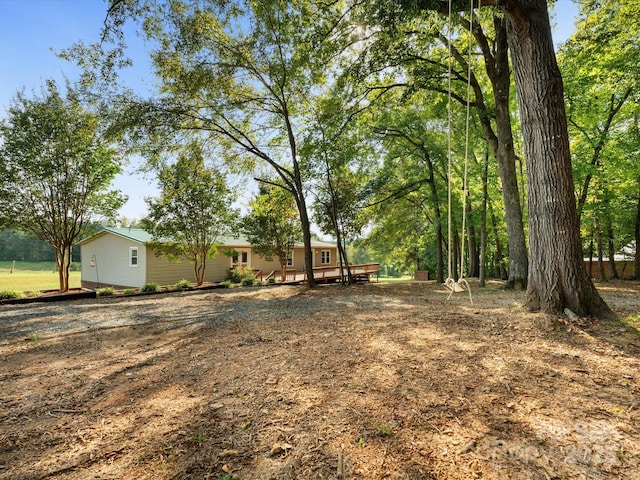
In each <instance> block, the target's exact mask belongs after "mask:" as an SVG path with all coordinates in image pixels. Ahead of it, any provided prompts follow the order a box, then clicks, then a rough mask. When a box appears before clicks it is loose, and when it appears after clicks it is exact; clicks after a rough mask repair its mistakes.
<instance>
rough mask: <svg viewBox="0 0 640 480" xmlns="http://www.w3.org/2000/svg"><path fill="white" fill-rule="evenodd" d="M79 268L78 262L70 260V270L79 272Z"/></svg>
mask: <svg viewBox="0 0 640 480" xmlns="http://www.w3.org/2000/svg"><path fill="white" fill-rule="evenodd" d="M80 270H81V268H80V262H71V265H69V271H70V272H79V271H80Z"/></svg>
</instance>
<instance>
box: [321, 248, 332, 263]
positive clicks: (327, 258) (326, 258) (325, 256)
mask: <svg viewBox="0 0 640 480" xmlns="http://www.w3.org/2000/svg"><path fill="white" fill-rule="evenodd" d="M329 263H331V250H322V251H321V252H320V264H322V265H327V264H329Z"/></svg>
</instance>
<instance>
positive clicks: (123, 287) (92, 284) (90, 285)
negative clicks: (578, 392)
mask: <svg viewBox="0 0 640 480" xmlns="http://www.w3.org/2000/svg"><path fill="white" fill-rule="evenodd" d="M80 286H81V287H82V288H87V289H89V290H97V289H99V288H107V287H109V288H113V289H115V290H126V289H127V288H138V287H132V286H131V285H112V284H109V283H102V282H100V283H98V282H90V281H88V280H82V282H80Z"/></svg>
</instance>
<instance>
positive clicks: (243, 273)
mask: <svg viewBox="0 0 640 480" xmlns="http://www.w3.org/2000/svg"><path fill="white" fill-rule="evenodd" d="M229 278H230V279H231V282H232V283H241V284H242V283H243V281H244V280H245V279H251V284H252V285H253V281H254V280H255V278H256V276H255V274H254V273H253V270H251V269H250V268H249V267H235V268H232V269H231V270H229Z"/></svg>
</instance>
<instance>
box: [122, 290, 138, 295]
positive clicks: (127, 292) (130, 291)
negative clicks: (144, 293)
mask: <svg viewBox="0 0 640 480" xmlns="http://www.w3.org/2000/svg"><path fill="white" fill-rule="evenodd" d="M122 293H124V294H125V295H131V294H132V293H136V289H135V288H127V289H125V290H124V291H123V292H122Z"/></svg>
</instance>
